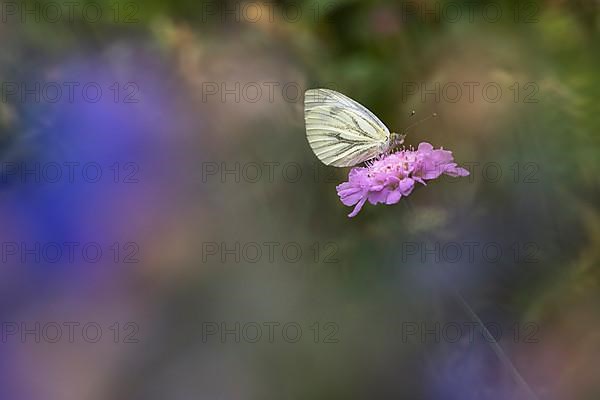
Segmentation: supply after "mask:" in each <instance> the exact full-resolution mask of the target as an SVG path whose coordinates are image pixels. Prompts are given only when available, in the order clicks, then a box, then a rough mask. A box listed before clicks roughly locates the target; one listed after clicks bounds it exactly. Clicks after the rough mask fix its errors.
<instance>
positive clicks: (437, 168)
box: [336, 142, 469, 217]
mask: <svg viewBox="0 0 600 400" xmlns="http://www.w3.org/2000/svg"><path fill="white" fill-rule="evenodd" d="M442 174H446V175H449V176H467V175H469V171H467V170H466V169H464V168H461V167H459V166H458V165H457V164H456V163H455V162H454V157H452V152H451V151H448V150H444V149H437V150H435V149H434V148H433V146H432V145H431V144H429V143H426V142H423V143H421V144H419V147H418V148H417V150H402V151H399V152H396V153H392V154H389V155H387V156H385V157H383V158H380V159H378V160H375V161H374V162H372V163H370V164H369V165H367V166H366V167H355V168H352V170H350V174H349V175H348V182H344V183H342V184H340V185H338V186H337V187H336V189H337V192H338V196H340V200H341V201H342V203H343V204H344V205H347V206H355V207H354V210H353V211H352V212H351V213H350V214H349V215H348V216H349V217H354V216H355V215H356V214H358V212H359V211H360V210H361V208H362V206H363V205H364V204H365V202H366V201H367V200H368V201H369V203H371V204H379V203H384V204H396V203H397V202H398V201H400V199H401V198H402V196H408V195H409V194H411V193H412V191H413V189H414V187H415V182H419V183H421V184H423V185H425V181H428V180H431V179H436V178H438V177H439V176H440V175H442Z"/></svg>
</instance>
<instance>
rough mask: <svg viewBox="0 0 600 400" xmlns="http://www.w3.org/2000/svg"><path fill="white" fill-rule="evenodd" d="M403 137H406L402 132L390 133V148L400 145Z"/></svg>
mask: <svg viewBox="0 0 600 400" xmlns="http://www.w3.org/2000/svg"><path fill="white" fill-rule="evenodd" d="M404 138H406V134H404V133H392V134H391V135H390V149H394V148H396V147H399V146H401V145H402V143H404Z"/></svg>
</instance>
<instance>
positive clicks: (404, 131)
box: [401, 110, 437, 135]
mask: <svg viewBox="0 0 600 400" xmlns="http://www.w3.org/2000/svg"><path fill="white" fill-rule="evenodd" d="M415 114H416V113H415V111H414V110H413V111H412V112H411V113H410V116H409V118H410V117H412V116H413V115H415ZM436 117H437V113H433V114H431V115H430V116H428V117H425V118H423V119H421V120H419V121H417V122H415V123H413V124H410V125H409V126H408V127H407V128H405V129H404V130H403V131H402V133H401V135H405V134H406V133H407V132H408V131H409V130H411V129H412V128H414V127H415V126H417V125H419V124H420V123H422V122H425V121H427V120H428V119H430V118H436Z"/></svg>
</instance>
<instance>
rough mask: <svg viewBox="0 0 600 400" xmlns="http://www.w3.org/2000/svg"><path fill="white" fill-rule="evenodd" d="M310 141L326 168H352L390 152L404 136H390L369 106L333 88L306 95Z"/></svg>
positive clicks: (307, 136)
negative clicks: (328, 166)
mask: <svg viewBox="0 0 600 400" xmlns="http://www.w3.org/2000/svg"><path fill="white" fill-rule="evenodd" d="M304 121H305V123H306V138H307V139H308V143H309V144H310V147H311V148H312V150H313V152H314V153H315V155H316V156H317V158H318V159H319V160H321V161H322V162H323V163H324V164H325V165H331V166H334V167H350V166H353V165H357V164H360V163H362V162H364V161H367V160H370V159H372V158H374V157H377V156H378V155H380V154H383V153H386V152H388V151H390V150H391V149H392V148H394V147H395V146H398V145H401V144H402V143H403V142H404V137H405V136H406V135H404V134H398V133H390V131H389V129H388V128H387V127H386V126H385V125H384V124H383V122H381V120H380V119H379V118H377V117H376V116H375V114H373V113H372V112H371V111H369V110H368V109H367V108H366V107H365V106H363V105H361V104H359V103H358V102H356V101H354V100H352V99H351V98H350V97H348V96H345V95H343V94H341V93H339V92H336V91H334V90H330V89H309V90H307V91H306V92H305V94H304Z"/></svg>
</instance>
